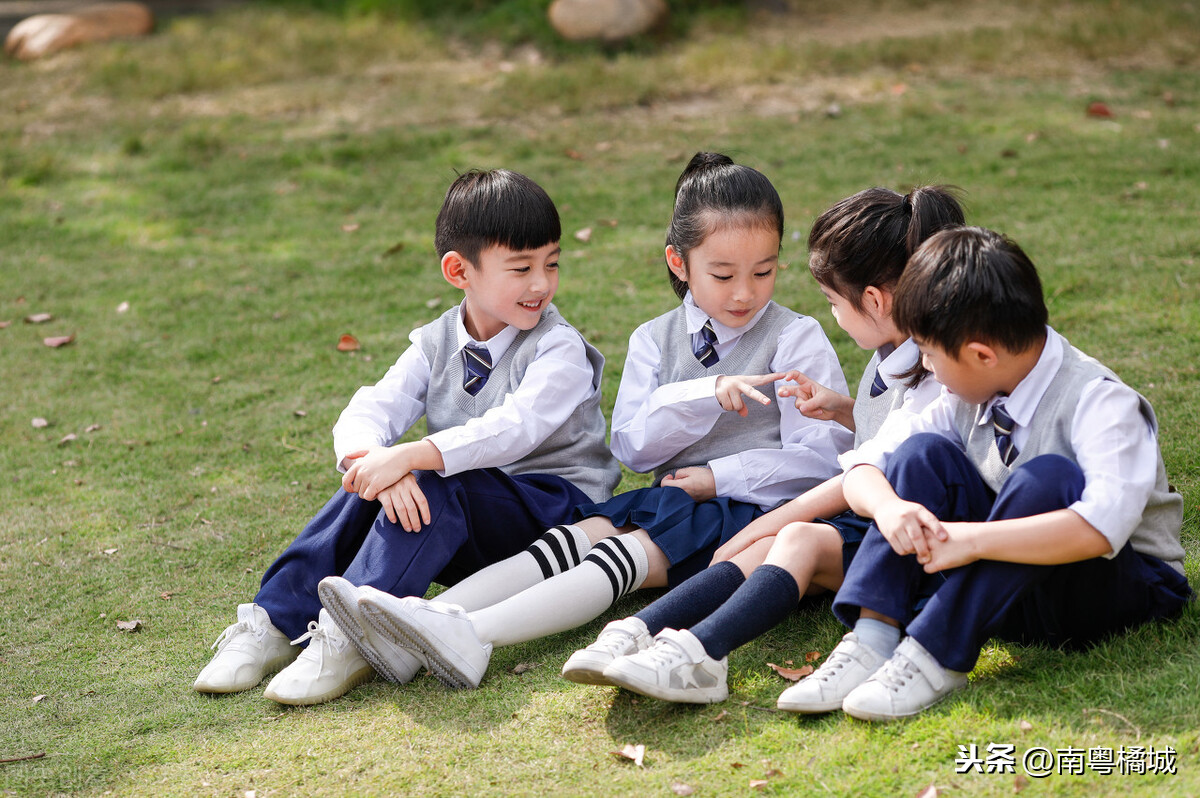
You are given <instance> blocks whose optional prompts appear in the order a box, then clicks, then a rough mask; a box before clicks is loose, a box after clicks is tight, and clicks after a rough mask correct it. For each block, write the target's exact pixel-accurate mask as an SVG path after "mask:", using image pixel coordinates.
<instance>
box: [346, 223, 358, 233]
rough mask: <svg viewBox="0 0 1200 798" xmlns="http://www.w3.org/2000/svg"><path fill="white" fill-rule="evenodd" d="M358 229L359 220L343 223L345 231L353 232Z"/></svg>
mask: <svg viewBox="0 0 1200 798" xmlns="http://www.w3.org/2000/svg"><path fill="white" fill-rule="evenodd" d="M357 230H358V222H350V223H349V224H344V225H342V232H343V233H353V232H355V231H357Z"/></svg>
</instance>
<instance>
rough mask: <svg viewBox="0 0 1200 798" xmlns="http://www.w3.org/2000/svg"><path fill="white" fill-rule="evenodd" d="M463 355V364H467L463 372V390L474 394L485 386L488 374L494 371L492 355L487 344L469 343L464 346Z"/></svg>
mask: <svg viewBox="0 0 1200 798" xmlns="http://www.w3.org/2000/svg"><path fill="white" fill-rule="evenodd" d="M462 356H463V365H464V366H466V371H465V372H464V373H463V390H464V391H466V392H467V393H469V394H471V396H474V395H475V394H477V393H479V391H480V390H481V389H482V388H483V384H484V383H485V382H487V378H488V375H489V374H491V373H492V355H491V353H489V352H488V350H487V347H485V346H475V345H474V344H467V345H466V346H464V347H463V348H462Z"/></svg>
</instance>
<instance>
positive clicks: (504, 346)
mask: <svg viewBox="0 0 1200 798" xmlns="http://www.w3.org/2000/svg"><path fill="white" fill-rule="evenodd" d="M520 332H521V331H520V330H518V329H517V328H516V327H514V326H512V325H511V324H510V325H508V326H506V327H505V328H504V329H503V330H501V331H500V332H498V333H496V334H495V335H493V336H492V337H491V338H489V339H488V340H486V341H476V340H475V339H474V338H472V337H471V334H470V333H468V332H467V328H466V325H464V324H463V306H462V305H459V306H458V313H457V314H456V315H455V317H454V336H455V340H456V341H457V343H458V348H459V349H462V348H463V347H464V346H466V345H467V344H475V345H476V346H482V347H484V348H485V349H487V351H488V354H489V355H491V356H492V362H493V363H496V362H498V361H499V360H500V358H502V357H504V353H505V352H507V351H508V347H510V346H511V345H512V342H513V341H515V340H516V338H517V335H518V334H519V333H520Z"/></svg>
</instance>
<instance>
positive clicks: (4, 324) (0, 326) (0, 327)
mask: <svg viewBox="0 0 1200 798" xmlns="http://www.w3.org/2000/svg"><path fill="white" fill-rule="evenodd" d="M10 324H12V322H11V321H0V330H3V329H4V328H5V327H7V326H9V325H10Z"/></svg>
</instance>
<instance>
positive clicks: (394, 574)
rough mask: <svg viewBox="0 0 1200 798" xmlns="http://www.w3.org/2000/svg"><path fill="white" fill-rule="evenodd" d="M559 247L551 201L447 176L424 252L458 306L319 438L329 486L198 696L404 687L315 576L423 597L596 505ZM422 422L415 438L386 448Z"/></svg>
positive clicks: (601, 448) (591, 367)
mask: <svg viewBox="0 0 1200 798" xmlns="http://www.w3.org/2000/svg"><path fill="white" fill-rule="evenodd" d="M560 236H561V225H560V222H559V217H558V211H557V210H556V208H555V207H554V203H553V202H552V201H551V200H550V198H549V196H547V195H546V193H545V192H544V191H543V190H542V189H541V187H540V186H538V185H537V184H536V183H534V182H533V181H532V180H530V179H529V178H527V177H524V176H523V175H520V174H517V173H514V172H509V171H507V170H495V171H490V172H480V171H472V172H468V173H466V174H464V175H462V176H461V177H459V178H458V179H457V180H455V181H454V183H453V184H452V185H451V186H450V189H449V190H448V191H447V193H446V198H445V201H444V202H443V205H442V209H441V211H440V212H439V214H438V218H437V232H436V237H435V245H436V247H437V251H438V255H439V257H440V258H441V269H442V275H443V277H444V278H445V279H446V281H447V282H448V283H450V285H452V286H454V287H455V288H458V289H460V290H462V292H463V295H464V296H463V301H462V303H461V304H460V305H458V306H457V307H455V308H452V309H450V310H449V311H447V312H446V313H444V314H443V315H442V316H441V317H440V318H438V319H437V320H435V321H434V322H432V323H430V324H427V325H425V326H424V327H421V328H419V329H417V330H415V331H413V333H412V334H411V335H410V336H409V340H410V341H411V342H412V346H410V347H409V348H408V349H407V350H406V351H405V352H404V353H403V354H402V355H401V356H400V358H399V360H397V361H396V363H395V365H393V366H392V368H391V369H390V370H389V371H388V372H387V374H385V375H384V377H383V379H382V380H380V381H379V382H378V383H377V384H375V385H374V386H368V387H363V388H360V389H359V390H358V392H357V393H355V395H354V397H353V398H352V399H351V401H350V404H349V405H348V406H347V407H346V409H345V410H344V411H343V412H342V414H341V417H340V418H339V419H338V422H337V424H336V425H335V427H334V430H333V436H334V452H335V455H336V462H337V464H338V469H339V470H341V471H343V472H344V474H343V477H342V489H341V490H339V491H338V492H337V494H336V495H335V496H334V497H333V498H332V499H331V500H330V501H329V503H328V504H326V505H325V507H324V508H323V509H322V510H321V511H320V512H319V513H318V514H317V515H316V517H314V518H313V520H312V521H311V522H310V523H309V524H308V526H307V527H306V528H305V529H304V531H303V532H302V533H301V534H300V536H299V537H298V538H297V539H296V540H295V541H294V542H293V543H292V544H291V545H290V546H289V547H288V549H287V550H286V551H285V552H284V553H283V554H282V555H281V556H280V557H279V559H277V560H276V561H275V563H274V564H272V565H271V567H270V568H268V569H267V572H266V574H265V575H264V576H263V580H262V585H261V587H260V589H259V592H258V594H257V595H256V596H255V599H254V602H253V603H250V604H242V605H241V606H239V607H238V622H237V623H235V624H233V625H231V626H230V627H229V628H227V629H226V630H225V632H224V633H222V635H221V636H220V638H218V640H217V643H216V644H214V647H215V648H217V649H218V650H217V653H216V655H215V656H214V657H213V659H212V661H211V662H210V663H209V664H208V665H207V666H206V667H205V668H204V670H203V671H201V673H200V675H199V676H198V677H197V679H196V681H195V684H194V685H193V686H194V688H195V689H196V690H198V691H200V692H205V693H230V692H238V691H242V690H248V689H250V688H252V687H254V686H255V685H257V684H258V683H259V682H260V681H262V679H263V678H264V677H265V676H267V675H268V674H270V673H272V672H274V671H276V670H279V668H281V667H283V666H285V665H286V666H287V667H286V668H284V670H283V671H282V672H281V673H279V674H278V675H277V676H276V677H275V678H274V679H273V680H272V681H271V683H270V684H269V685H268V687H267V689H266V693H265V694H266V696H267V697H268V698H271V699H273V700H275V701H278V702H280V703H285V704H315V703H320V702H323V701H328V700H331V699H333V698H336V697H338V696H340V695H342V694H344V693H345V692H346V691H347V690H349V689H351V688H352V687H354V686H355V685H357V684H359V683H361V682H363V681H365V680H366V679H369V678H370V677H371V676H372V675H373V672H374V669H373V667H372V666H378V667H381V668H384V669H385V671H384V674H385V676H387V677H388V678H389V679H391V680H393V681H407V680H408V679H410V678H412V676H413V675H414V674H415V673H416V672H417V670H419V669H420V667H421V666H422V665H423V664H424V663H422V662H420V661H419V660H418V659H417V658H415V657H413V656H412V655H410V654H407V653H405V652H403V651H396V652H392V653H393V654H394V656H391V657H389V660H388V662H387V663H383V662H378V661H371V662H368V661H367V660H365V659H363V657H362V656H361V655H360V654H359V653H358V651H357V650H356V648H355V646H354V645H352V644H351V641H350V640H349V639H348V638H347V636H346V632H345V631H343V630H342V629H340V628H339V627H338V625H337V624H336V623H335V622H334V620H333V618H332V617H331V616H330V615H329V614H328V613H327V612H326V611H325V610H323V609H322V608H321V601H320V598H319V596H318V590H317V586H318V583H319V582H320V581H321V579H323V578H324V577H327V576H334V575H340V576H344V577H345V578H346V579H347V580H349V581H350V582H352V583H353V584H355V585H359V586H368V587H369V588H374V589H377V590H381V591H385V592H388V593H392V594H395V595H400V596H405V595H416V596H421V595H424V593H425V591H426V590H427V589H428V587H429V585H430V584H431V583H432V582H434V581H436V582H438V583H440V584H445V585H453V584H454V583H456V582H458V581H459V580H461V579H463V578H464V577H466V576H468V575H470V574H472V573H474V572H475V571H477V570H479V569H480V568H482V567H484V566H486V565H489V564H491V563H493V562H496V561H498V560H503V559H505V558H508V557H511V556H513V555H515V554H517V553H519V552H521V551H522V550H524V549H526V547H528V546H529V545H530V544H531V543H532V542H534V541H535V539H537V538H538V536H539V535H541V534H542V532H543V531H544V530H546V529H547V527H550V526H553V525H554V524H558V523H561V522H563V521H565V520H567V519H568V518H569V516H570V512H571V510H572V508H574V507H575V506H576V505H578V504H583V503H585V502H588V501H603V500H605V499H607V498H608V497H609V496H610V495H611V494H612V490H613V488H614V487H616V484H617V481H618V479H619V478H620V470H619V467H618V466H617V464H616V461H615V460H614V459H613V458H612V456H611V454H610V453H609V451H608V448H607V447H606V446H605V444H604V432H605V423H604V417H603V415H602V413H601V410H600V378H601V373H602V371H603V366H604V359H603V357H602V356H601V355H600V353H599V352H598V351H597V350H596V349H595V348H594V347H592V346H591V345H590V344H589V343H587V341H585V340H584V339H583V337H582V336H581V335H580V334H579V333H578V332H577V331H576V330H575V329H574V328H572V327H571V326H570V325H569V324H567V323H566V322H565V321H564V320H563V319H562V317H561V316H560V315H559V314H558V312H557V310H556V309H555V308H554V306H553V305H552V304H551V301H552V300H553V298H554V294H555V291H556V290H557V288H558V274H559V263H558V257H559V254H560V251H561V250H560V248H559V245H558V241H559V238H560ZM422 415H423V416H425V418H426V422H427V428H428V432H429V434H428V435H427V436H426V437H424V438H423V439H421V440H419V441H414V442H409V443H402V444H396V441H397V440H398V439H399V438H400V436H402V435H403V434H404V433H405V432H406V431H407V430H408V429H409V428H410V427H411V426H412V425H413V424H414V423H415V422H416V421H417V420H418V419H420V417H421V416H422ZM354 632H355V633H358V634H362V633H363V631H362V630H359V629H356V630H354ZM306 640H307V641H309V645H308V646H307V648H306V649H305V650H304V653H302V654H300V655H299V657H298V658H297V652H298V649H297V648H296V647H295V645H296V644H298V643H301V642H304V641H306ZM289 641H292V642H291V643H289ZM381 645H385V643H384V644H381ZM367 650H368V651H370V650H373V649H371V648H369V647H368V648H367ZM293 659H294V660H295V661H294V662H293V661H292V660H293ZM289 662H291V664H290V665H288V663H289ZM400 671H404V672H403V673H401V672H400Z"/></svg>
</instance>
